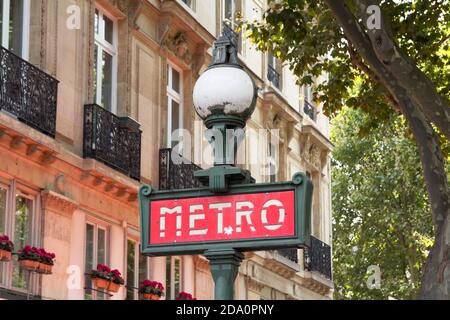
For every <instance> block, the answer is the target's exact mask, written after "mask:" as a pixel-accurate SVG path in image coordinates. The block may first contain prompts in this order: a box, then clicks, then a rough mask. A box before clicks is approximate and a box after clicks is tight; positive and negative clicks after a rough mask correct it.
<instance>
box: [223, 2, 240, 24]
mask: <svg viewBox="0 0 450 320" xmlns="http://www.w3.org/2000/svg"><path fill="white" fill-rule="evenodd" d="M225 1H227V0H222V21H225V20H227V19H228V18H227V17H225ZM230 1H231V12H232V17H231V28H232V29H233V30H234V28H235V27H236V21H235V20H236V12H237V1H238V0H230Z"/></svg>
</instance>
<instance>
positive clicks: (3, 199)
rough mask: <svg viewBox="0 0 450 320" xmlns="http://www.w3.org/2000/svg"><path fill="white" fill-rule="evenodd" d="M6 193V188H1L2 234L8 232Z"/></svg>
mask: <svg viewBox="0 0 450 320" xmlns="http://www.w3.org/2000/svg"><path fill="white" fill-rule="evenodd" d="M6 193H7V190H6V189H3V188H0V235H4V234H5V233H6V231H5V229H6Z"/></svg>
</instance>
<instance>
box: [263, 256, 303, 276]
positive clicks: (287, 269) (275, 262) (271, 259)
mask: <svg viewBox="0 0 450 320" xmlns="http://www.w3.org/2000/svg"><path fill="white" fill-rule="evenodd" d="M266 253H267V257H266V259H265V260H264V266H265V267H266V268H267V269H269V270H271V271H272V272H275V273H277V274H279V275H280V276H282V277H283V278H287V279H291V278H292V277H293V276H294V275H295V274H296V273H297V272H298V271H300V266H299V265H298V264H297V263H295V262H293V261H290V260H289V259H287V258H285V257H283V256H282V255H280V254H278V253H277V252H276V251H267V252H266Z"/></svg>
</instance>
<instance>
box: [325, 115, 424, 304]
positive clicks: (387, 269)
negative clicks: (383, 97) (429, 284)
mask: <svg viewBox="0 0 450 320" xmlns="http://www.w3.org/2000/svg"><path fill="white" fill-rule="evenodd" d="M370 121H371V119H370V117H369V116H368V115H367V114H366V113H364V112H362V111H361V110H354V109H349V108H344V109H343V110H342V112H340V114H339V115H338V116H337V117H336V118H334V119H333V121H332V141H333V143H334V144H335V149H334V152H333V171H332V197H333V199H332V200H333V251H334V252H333V253H334V254H333V266H334V281H335V287H336V291H335V298H336V299H388V298H390V297H393V298H396V299H411V298H415V297H416V295H417V289H418V287H419V284H420V279H421V276H420V275H421V272H422V267H423V264H424V263H425V259H426V257H427V255H428V251H429V250H430V248H431V245H432V243H433V230H432V221H431V214H430V208H429V204H428V199H427V196H426V188H425V185H424V181H423V176H422V174H421V166H420V159H419V155H418V152H417V148H416V147H415V145H414V142H413V141H412V140H411V139H410V138H409V134H408V132H407V127H406V126H405V124H404V120H403V119H402V118H399V117H396V116H395V115H393V114H391V115H390V116H389V117H388V118H387V119H386V121H384V122H383V123H381V124H380V125H379V126H378V127H377V128H376V129H373V130H371V132H370V134H364V135H361V133H360V130H359V129H360V128H362V127H365V126H367V123H368V122H370ZM371 265H374V266H378V267H379V268H380V271H381V282H380V288H379V289H377V288H372V289H371V288H370V287H368V286H367V280H368V278H369V276H370V275H372V274H373V273H372V272H368V268H369V266H371ZM369 280H371V279H369Z"/></svg>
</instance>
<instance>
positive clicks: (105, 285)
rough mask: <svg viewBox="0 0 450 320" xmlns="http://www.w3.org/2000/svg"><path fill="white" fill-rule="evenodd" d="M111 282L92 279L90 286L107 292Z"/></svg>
mask: <svg viewBox="0 0 450 320" xmlns="http://www.w3.org/2000/svg"><path fill="white" fill-rule="evenodd" d="M110 282H111V281H109V280H106V279H102V278H95V277H94V278H92V285H93V286H94V287H96V288H97V289H103V290H108V287H109V283H110Z"/></svg>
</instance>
